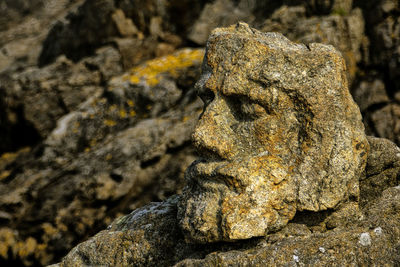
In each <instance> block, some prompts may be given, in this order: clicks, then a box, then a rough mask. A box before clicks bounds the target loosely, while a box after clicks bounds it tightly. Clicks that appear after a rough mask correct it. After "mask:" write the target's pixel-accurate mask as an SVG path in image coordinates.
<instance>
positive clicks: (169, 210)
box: [60, 197, 190, 266]
mask: <svg viewBox="0 0 400 267" xmlns="http://www.w3.org/2000/svg"><path fill="white" fill-rule="evenodd" d="M176 202H177V198H176V197H174V198H170V199H169V200H167V201H165V202H161V203H151V204H149V205H147V206H145V207H143V208H141V209H137V210H135V211H133V212H132V213H131V214H129V215H126V216H124V217H121V218H119V219H118V220H116V221H115V222H114V223H113V224H112V225H110V226H109V227H108V228H107V230H105V231H102V232H100V233H99V234H97V235H96V236H95V237H94V238H92V239H90V240H89V241H87V242H85V243H82V244H80V245H78V246H77V247H75V248H74V249H73V250H72V251H71V252H70V253H69V254H68V256H67V257H65V258H64V260H63V262H62V264H61V265H60V266H78V265H81V266H82V265H108V266H128V265H136V266H139V265H140V266H151V265H154V266H155V265H157V266H171V265H172V264H174V263H175V262H176V261H177V259H176V256H175V255H176V254H177V253H185V252H186V253H187V252H189V251H188V250H189V248H190V247H187V246H186V247H185V245H184V243H183V242H182V240H183V236H182V233H181V232H180V230H179V227H178V224H177V223H176V213H177V207H176ZM93 247H97V248H98V249H99V251H101V252H102V253H97V251H96V250H93V249H92V248H93ZM160 248H165V250H164V249H160ZM111 255H118V256H116V257H114V256H112V257H110V256H111Z"/></svg>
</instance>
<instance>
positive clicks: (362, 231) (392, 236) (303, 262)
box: [175, 187, 400, 266]
mask: <svg viewBox="0 0 400 267" xmlns="http://www.w3.org/2000/svg"><path fill="white" fill-rule="evenodd" d="M399 208H400V188H399V187H394V188H389V189H387V190H386V191H385V192H384V193H383V197H382V198H381V199H380V200H379V201H378V202H377V203H376V205H374V206H373V207H371V209H370V210H369V212H368V213H367V218H366V219H364V220H363V221H361V222H359V223H358V224H355V225H353V226H352V227H351V228H347V229H343V228H341V229H340V228H336V229H335V230H332V231H327V232H325V233H312V234H308V235H307V234H304V233H303V232H300V233H299V232H297V234H296V232H292V234H291V235H289V236H283V237H282V238H281V239H277V240H274V241H273V242H269V240H268V239H267V240H266V241H261V242H259V244H258V246H254V247H253V248H252V249H246V250H231V251H227V252H219V251H217V252H214V253H211V254H209V255H207V256H206V257H205V258H204V259H187V260H184V261H182V262H179V263H178V264H176V265H175V266H369V265H376V266H397V265H399V264H400V257H399V249H400V248H399V245H398V244H399V243H398V242H399V241H400V231H399V229H400V223H399V222H400V220H398V216H399ZM348 216H353V215H352V214H351V213H350V214H348ZM299 228H300V227H297V229H299ZM300 229H301V228H300ZM267 238H268V236H267Z"/></svg>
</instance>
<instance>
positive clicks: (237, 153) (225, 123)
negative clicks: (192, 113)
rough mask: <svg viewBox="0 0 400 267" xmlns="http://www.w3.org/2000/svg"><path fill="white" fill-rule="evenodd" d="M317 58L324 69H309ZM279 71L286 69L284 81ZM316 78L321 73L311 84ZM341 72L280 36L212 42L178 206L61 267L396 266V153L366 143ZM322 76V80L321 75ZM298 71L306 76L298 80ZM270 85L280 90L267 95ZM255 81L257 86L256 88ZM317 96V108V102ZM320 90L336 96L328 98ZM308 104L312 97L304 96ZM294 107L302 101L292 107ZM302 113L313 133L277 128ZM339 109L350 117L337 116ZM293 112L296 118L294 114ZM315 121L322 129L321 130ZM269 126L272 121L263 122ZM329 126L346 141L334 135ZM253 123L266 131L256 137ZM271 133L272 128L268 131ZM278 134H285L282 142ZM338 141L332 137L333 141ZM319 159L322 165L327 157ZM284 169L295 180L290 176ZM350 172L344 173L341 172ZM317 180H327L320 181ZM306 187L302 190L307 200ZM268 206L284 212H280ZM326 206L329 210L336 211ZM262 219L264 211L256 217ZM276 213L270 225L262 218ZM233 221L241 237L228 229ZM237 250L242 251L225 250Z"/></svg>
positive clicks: (319, 53)
mask: <svg viewBox="0 0 400 267" xmlns="http://www.w3.org/2000/svg"><path fill="white" fill-rule="evenodd" d="M254 55H257V56H254ZM293 55H295V56H294V57H291V56H293ZM280 56H281V57H280ZM319 58H322V59H324V60H323V63H322V62H321V63H320V64H307V62H308V60H309V61H311V62H314V63H315V62H318V59H319ZM252 59H254V61H252ZM260 59H261V60H260ZM262 59H265V60H262ZM279 59H280V60H279ZM289 59H291V60H289ZM330 60H332V61H330ZM271 61H272V62H271ZM285 62H286V64H285ZM287 62H288V63H287ZM329 62H332V64H333V65H332V66H331V65H330V63H329ZM267 63H269V64H267ZM308 63H309V62H308ZM291 64H293V68H291V67H290V66H292V65H291ZM262 66H264V68H262ZM265 66H267V67H265ZM280 66H285V69H284V71H283V70H282V69H280ZM316 66H318V70H315V71H313V72H312V71H311V70H312V69H315V67H316ZM343 66H344V62H343V59H341V58H340V54H338V53H337V52H336V51H335V50H334V49H333V48H332V47H329V46H324V45H320V44H311V45H309V47H306V46H303V45H296V44H293V43H291V42H290V41H289V40H288V39H286V38H284V37H283V36H282V35H279V34H268V33H267V34H265V33H261V32H258V31H256V30H254V29H251V28H250V27H248V26H247V25H246V24H242V23H240V24H237V25H236V26H232V27H230V28H222V29H217V30H215V31H214V32H213V34H212V35H211V37H210V39H209V42H208V44H207V52H206V56H205V60H204V63H203V75H202V77H201V78H200V81H199V82H198V84H197V87H198V91H199V94H200V96H201V97H202V99H203V101H204V111H203V113H202V115H201V117H200V120H199V122H198V124H197V126H196V129H195V131H194V134H193V140H194V142H195V145H196V147H197V148H198V149H199V150H200V152H202V153H203V154H202V155H203V157H204V159H203V160H200V161H195V162H194V163H193V164H192V165H191V167H189V168H188V170H187V172H186V179H187V182H188V186H187V187H185V189H184V191H183V194H182V195H178V196H173V197H171V198H169V199H168V200H166V201H165V202H161V203H151V204H149V205H147V206H145V207H143V208H140V209H137V210H135V211H133V212H132V213H131V214H129V215H126V216H123V217H121V218H120V219H118V220H116V221H114V222H113V223H112V224H111V225H110V226H109V227H108V228H107V230H104V231H102V232H100V233H99V234H97V235H96V236H94V237H93V238H91V239H89V240H88V241H86V242H84V243H81V244H79V245H78V246H77V247H75V248H74V249H73V250H72V251H71V252H70V253H69V254H68V255H67V256H66V257H65V258H64V259H63V261H62V262H61V263H60V266H75V265H101V264H106V265H143V266H151V265H153V264H155V263H157V264H158V265H160V266H171V265H174V264H175V266H231V265H252V266H254V265H255V266H258V265H259V266H269V265H277V266H281V265H288V264H294V265H317V266H326V265H332V264H338V265H343V266H347V265H370V264H376V265H382V264H389V265H396V264H399V263H400V258H399V257H398V242H399V241H400V231H399V230H398V229H399V227H400V224H399V220H398V216H399V205H400V199H399V196H400V191H399V190H400V188H399V186H396V185H398V184H399V178H398V177H400V169H399V166H398V165H399V162H400V160H399V155H400V153H399V152H400V149H399V148H398V147H397V146H396V145H395V144H394V143H392V142H390V141H388V140H386V139H380V138H374V137H369V138H368V139H367V138H366V137H365V135H364V133H363V127H362V124H361V117H360V113H359V110H358V108H357V107H356V106H355V104H354V102H353V101H352V99H351V97H350V95H349V92H348V90H347V88H346V78H345V77H346V76H345V74H344V69H345V68H344V67H343ZM326 67H330V68H329V71H324V68H326ZM260 69H261V70H263V71H260ZM304 70H305V71H306V73H305V74H303V75H301V74H300V73H298V74H297V75H293V74H295V73H296V71H299V72H301V71H304ZM273 74H275V75H273ZM278 74H280V75H279V76H278ZM257 75H258V76H257ZM324 75H336V77H335V78H332V77H330V76H324ZM326 78H327V79H326ZM270 79H275V80H274V81H275V82H274V83H273V82H269V83H268V81H269V80H270ZM260 80H261V81H263V82H264V83H262V84H263V86H261V85H260V83H261V82H260V83H256V81H260ZM300 81H303V82H300ZM333 81H334V82H335V83H336V82H337V86H336V87H335V86H334V85H333V84H332V82H333ZM313 83H316V84H318V86H316V84H313ZM324 84H327V86H326V87H324ZM313 85H314V86H313ZM285 88H286V89H285ZM313 88H318V90H320V91H319V92H320V93H321V94H323V96H321V97H318V92H314V91H313ZM324 88H329V89H332V88H334V90H335V91H332V92H330V93H329V92H325V91H324ZM274 90H275V93H272V92H271V91H274ZM294 92H297V94H295V93H294ZM307 92H311V94H310V95H308V96H307ZM291 93H292V94H291ZM285 96H286V97H287V98H285ZM290 96H292V97H298V98H290ZM301 96H302V97H301ZM330 97H332V98H330ZM335 97H336V98H335ZM293 99H297V101H290V100H293ZM330 99H335V100H334V101H332V102H329V101H330ZM235 100H236V101H235ZM245 101H246V102H245ZM302 101H303V102H302ZM305 102H306V103H308V104H309V106H308V107H309V109H310V110H311V111H312V114H313V116H312V117H311V118H309V119H310V120H309V121H306V123H303V124H301V125H300V124H297V128H296V124H294V125H293V124H292V126H290V125H286V126H285V127H283V126H282V125H281V124H279V123H284V122H288V121H290V120H289V118H294V119H296V120H295V122H296V121H298V120H299V118H303V119H304V117H306V116H305V115H303V116H300V117H296V114H299V113H300V114H302V113H301V112H305V111H306V110H307V105H305V104H304V103H305ZM301 103H303V105H301ZM330 104H332V105H333V107H330V106H329V105H330ZM340 104H341V105H346V107H342V108H339V109H338V110H335V108H334V107H335V105H340ZM296 105H300V106H301V107H302V108H297V109H296ZM319 105H321V106H319ZM322 106H323V107H322ZM325 108H327V109H328V110H327V111H325V113H324V111H323V110H324V109H325ZM295 111H296V112H297V113H295V114H294V115H291V112H295ZM328 111H330V112H331V114H329V115H328V114H327V113H328ZM332 111H335V112H332ZM318 112H321V113H322V114H323V116H322V117H321V120H323V121H318V118H319V115H318ZM341 112H343V114H342V115H340V116H338V117H336V116H337V115H338V114H341ZM279 115H282V116H283V117H282V118H281V120H279V118H280V117H279ZM353 116H354V117H353ZM264 117H267V118H268V120H266V121H265V120H262V119H263V118H264ZM306 119H307V117H306ZM330 120H332V123H333V125H334V126H336V127H344V128H343V130H340V129H338V128H337V129H336V130H332V129H331V128H330V127H329V125H330ZM259 121H261V122H262V123H261V125H263V126H264V128H262V129H263V130H259V131H257V127H259V126H258V125H257V122H259ZM231 122H234V123H231ZM270 122H274V123H275V124H276V125H277V127H275V128H268V127H269V126H271V124H270ZM241 124H242V125H241ZM307 125H308V127H315V128H312V129H313V130H311V128H307V129H305V130H304V131H303V133H304V134H303V135H302V136H309V137H310V140H308V141H309V142H308V143H302V142H301V143H298V142H299V140H300V141H304V142H305V141H307V139H299V137H298V135H296V133H297V134H298V132H299V131H296V129H297V130H299V129H301V127H303V126H307ZM240 126H242V127H240ZM280 126H281V127H280ZM346 127H347V128H346ZM274 129H275V131H273V130H274ZM284 129H288V130H287V132H283V130H284ZM206 130H208V131H207V132H206ZM278 130H281V131H280V132H279V131H278ZM307 130H309V131H307ZM282 132H283V133H282ZM293 132H294V134H293V135H291V134H290V133H293ZM328 132H329V133H328ZM307 133H308V134H307ZM313 133H318V137H319V138H316V137H313ZM340 133H342V134H341V135H340ZM279 134H286V135H284V136H285V138H284V140H283V139H280V138H279V137H280V136H281V135H279ZM336 134H339V136H338V137H334V136H335V135H336ZM292 137H294V138H293V139H292ZM347 138H348V141H346V140H347ZM354 138H355V139H354ZM269 140H273V143H269V142H268V141H269ZM291 141H293V143H291ZM317 141H324V142H317ZM357 141H358V142H360V144H357ZM250 142H251V146H249V145H250ZM346 142H348V145H346ZM287 144H290V146H285V145H287ZM296 144H300V147H297V146H296ZM322 144H326V146H321V145H322ZM329 144H331V147H329ZM246 145H247V146H246ZM268 145H269V146H268ZM369 147H370V149H371V150H370V151H369V149H368V148H369ZM272 148H274V149H272ZM307 148H309V149H307ZM326 148H329V149H328V150H329V151H328V152H329V153H328V152H327V153H326V156H324V155H325V154H324V151H325V149H326ZM336 148H340V153H344V154H340V158H344V159H346V157H347V155H351V156H350V158H347V159H346V160H345V162H340V160H338V159H335V155H336V154H335V151H336V150H335V149H336ZM265 151H267V153H263V152H265ZM296 152H299V153H300V155H297V154H296ZM243 153H246V154H243ZM313 153H316V154H318V157H317V156H316V157H313ZM260 154H261V155H260ZM338 155H339V154H338ZM283 156H286V157H285V158H282V159H281V160H279V157H283ZM274 157H276V158H278V159H274ZM263 159H264V161H263ZM265 159H267V160H265ZM296 159H299V160H296ZM313 159H314V161H313ZM324 159H325V160H326V162H325V163H324ZM292 160H293V161H292ZM315 160H317V161H315ZM307 161H310V162H307ZM253 162H255V163H257V162H262V163H263V164H261V165H256V164H255V163H253ZM288 162H289V163H292V164H293V168H290V166H287V168H285V166H286V165H285V163H288ZM321 162H322V163H321ZM244 163H246V164H244ZM224 164H226V165H227V166H228V167H226V166H225V165H224ZM233 164H236V165H233ZM252 164H254V165H252ZM296 164H297V165H296ZM345 164H350V165H348V166H347V167H346V168H345V169H346V171H345V172H342V171H343V170H344V169H343V166H346V165H345ZM352 164H354V165H352ZM201 165H204V166H201ZM304 166H309V167H308V168H304ZM252 167H253V168H252ZM335 168H337V169H335ZM302 170H304V171H308V175H304V176H301V175H302V174H307V172H302ZM322 172H324V173H325V175H323V176H322V177H321V178H320V179H319V178H318V177H319V176H318V174H321V173H322ZM330 173H332V176H330V175H329V174H330ZM283 174H285V175H284V176H283V177H281V176H279V175H283ZM333 174H336V175H333ZM279 178H281V179H279ZM296 178H297V179H296ZM276 179H279V181H278V182H276V181H277V180H276ZM343 181H346V182H345V184H344V186H343V187H342V188H341V190H340V192H339V191H338V192H336V193H335V191H332V189H331V190H324V189H325V188H327V187H324V186H323V184H331V185H332V188H334V189H337V188H339V186H340V185H341V182H343ZM302 182H304V183H302ZM320 182H322V184H320ZM302 184H306V185H309V187H305V188H306V189H304V190H305V191H304V192H302V190H303V188H302V187H301V186H302ZM359 184H360V188H361V190H360V191H359V190H358V185H359ZM274 185H275V186H274ZM328 188H329V187H328ZM288 192H289V194H288ZM292 192H295V193H293V196H292V195H290V193H292ZM288 196H289V197H288ZM274 197H276V198H274ZM290 197H291V200H292V202H290V201H288V200H290V199H289V198H290ZM274 199H275V200H276V201H279V200H281V199H283V200H285V201H283V202H281V203H279V202H278V204H277V203H276V202H273V201H272V200H274ZM310 199H311V200H314V201H312V202H309V201H308V200H310ZM326 199H328V200H333V199H335V200H334V201H333V202H332V206H328V203H329V201H327V200H326ZM215 200H216V201H215ZM218 200H219V201H218ZM260 203H261V204H260ZM359 203H360V204H361V205H360V206H359ZM311 204H315V206H313V205H311ZM323 205H326V206H323ZM262 208H265V211H264V213H262V215H260V216H258V214H259V213H258V210H259V209H262ZM274 209H275V217H274V216H272V215H270V214H269V213H268V212H269V211H272V212H274ZM248 211H250V212H248ZM288 211H293V213H292V214H291V213H290V212H288ZM279 216H281V217H279ZM285 216H286V217H285ZM215 218H217V219H215ZM231 218H235V221H232V222H234V223H237V222H239V224H240V225H239V226H240V227H236V228H230V226H232V225H233V224H232V222H231V221H229V219H231ZM260 221H261V223H260ZM262 223H265V224H262ZM268 227H271V228H268ZM260 229H261V230H260ZM271 230H273V231H271ZM261 232H263V233H261ZM260 233H261V234H260ZM257 236H259V237H257ZM234 239H247V240H241V241H240V242H232V241H233V240H234ZM188 241H189V242H188ZM193 241H196V242H197V243H205V244H193V243H192V242H193ZM214 241H231V242H226V243H225V242H217V243H212V242H214ZM277 251H279V253H277Z"/></svg>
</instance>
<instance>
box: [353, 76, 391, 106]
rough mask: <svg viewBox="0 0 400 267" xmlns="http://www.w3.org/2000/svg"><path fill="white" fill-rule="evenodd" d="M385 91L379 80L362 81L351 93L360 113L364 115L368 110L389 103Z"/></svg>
mask: <svg viewBox="0 0 400 267" xmlns="http://www.w3.org/2000/svg"><path fill="white" fill-rule="evenodd" d="M385 89H386V88H385V84H384V83H383V81H382V80H381V79H373V80H371V81H367V80H362V81H361V82H360V84H359V85H358V86H357V87H356V89H354V92H353V97H354V100H355V101H356V103H357V104H358V106H359V107H360V110H361V112H362V113H366V112H368V111H369V109H373V108H374V107H376V106H379V105H382V104H387V103H388V102H390V99H389V97H388V95H387V93H386V90H385Z"/></svg>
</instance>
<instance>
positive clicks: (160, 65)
mask: <svg viewBox="0 0 400 267" xmlns="http://www.w3.org/2000/svg"><path fill="white" fill-rule="evenodd" d="M203 56H204V50H203V49H182V50H179V51H177V52H175V53H174V54H172V55H168V56H164V57H160V58H156V59H152V60H149V61H147V62H146V63H145V64H143V65H140V66H137V67H134V68H132V69H131V71H130V74H129V75H126V76H124V78H125V79H127V80H129V81H130V82H131V83H133V84H138V83H139V82H141V81H144V82H145V83H147V84H148V85H149V86H155V85H157V84H158V83H159V82H160V80H159V79H160V77H159V75H160V74H162V73H168V74H170V75H171V76H173V77H174V78H176V77H177V75H178V74H179V71H180V70H182V69H185V68H188V67H190V66H193V65H195V64H199V63H200V62H201V60H202V59H203Z"/></svg>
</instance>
